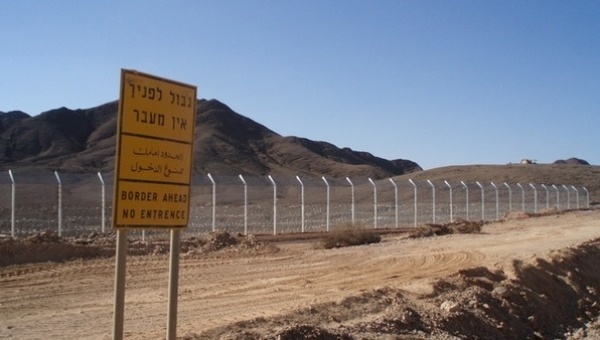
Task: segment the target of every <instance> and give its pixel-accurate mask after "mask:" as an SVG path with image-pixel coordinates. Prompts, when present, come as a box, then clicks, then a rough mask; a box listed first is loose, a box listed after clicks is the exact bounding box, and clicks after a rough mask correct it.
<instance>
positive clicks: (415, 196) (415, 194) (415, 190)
mask: <svg viewBox="0 0 600 340" xmlns="http://www.w3.org/2000/svg"><path fill="white" fill-rule="evenodd" d="M408 181H409V182H410V184H412V186H413V187H414V195H413V196H414V198H415V218H414V220H415V228H416V227H417V185H416V184H415V182H413V180H412V179H411V178H409V179H408Z"/></svg>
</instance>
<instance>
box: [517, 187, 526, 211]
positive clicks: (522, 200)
mask: <svg viewBox="0 0 600 340" xmlns="http://www.w3.org/2000/svg"><path fill="white" fill-rule="evenodd" d="M517 186H518V187H519V188H521V211H523V212H525V188H523V186H522V185H521V183H517Z"/></svg>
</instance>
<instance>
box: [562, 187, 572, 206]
mask: <svg viewBox="0 0 600 340" xmlns="http://www.w3.org/2000/svg"><path fill="white" fill-rule="evenodd" d="M562 187H563V188H565V190H566V191H567V209H571V192H569V188H567V186H566V185H564V184H563V185H562Z"/></svg>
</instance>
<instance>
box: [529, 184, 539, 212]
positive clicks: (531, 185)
mask: <svg viewBox="0 0 600 340" xmlns="http://www.w3.org/2000/svg"><path fill="white" fill-rule="evenodd" d="M529 186H530V187H532V188H533V212H534V213H537V211H538V209H537V203H538V197H537V188H536V187H535V185H533V183H529Z"/></svg>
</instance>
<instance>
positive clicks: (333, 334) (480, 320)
mask: <svg viewBox="0 0 600 340" xmlns="http://www.w3.org/2000/svg"><path fill="white" fill-rule="evenodd" d="M598 260H600V239H598V240H594V241H591V242H588V243H585V244H583V245H581V246H579V247H576V248H569V249H566V250H560V251H554V252H553V253H551V254H549V255H548V256H546V257H544V258H535V259H533V260H531V261H530V262H529V263H524V262H521V261H514V262H513V263H512V264H511V265H509V266H507V267H506V268H495V269H491V268H486V267H475V268H469V269H463V270H459V271H458V272H457V273H456V274H454V275H452V276H450V277H447V278H445V279H441V280H438V281H436V282H434V283H433V285H432V289H431V292H430V293H427V294H423V295H418V294H415V293H411V292H407V291H403V290H401V289H395V288H385V287H384V288H380V289H377V290H374V291H369V292H364V293H361V294H358V295H355V296H350V297H347V298H344V299H343V300H341V301H339V302H333V303H323V304H316V305H311V306H309V307H308V308H303V309H299V310H297V311H295V312H292V313H290V314H287V315H282V316H277V317H273V318H269V319H266V318H257V319H254V320H250V321H244V322H238V323H235V324H232V325H228V326H226V327H220V328H215V329H212V330H209V331H206V332H203V333H201V334H197V335H192V336H189V337H187V338H188V339H205V338H232V339H233V338H236V339H237V338H242V337H243V338H245V339H384V338H385V339H465V338H469V339H556V338H572V339H575V338H577V339H580V338H582V337H583V336H585V335H587V334H588V333H586V330H585V329H586V328H592V331H593V327H596V328H597V326H594V325H596V323H593V320H595V319H596V318H597V317H598V315H599V314H600V304H598V303H597V301H598V298H600V272H598V270H597V263H598ZM594 334H595V333H594Z"/></svg>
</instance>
